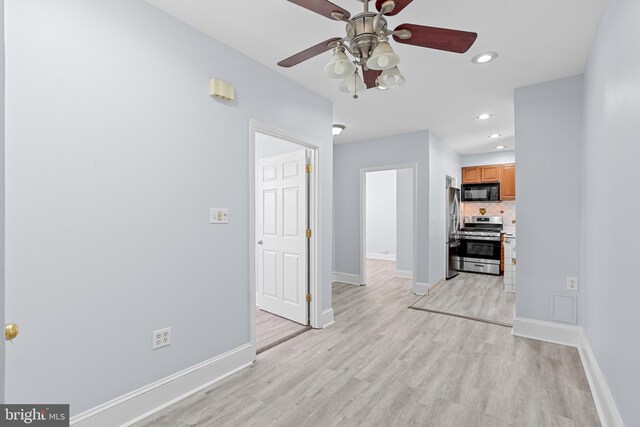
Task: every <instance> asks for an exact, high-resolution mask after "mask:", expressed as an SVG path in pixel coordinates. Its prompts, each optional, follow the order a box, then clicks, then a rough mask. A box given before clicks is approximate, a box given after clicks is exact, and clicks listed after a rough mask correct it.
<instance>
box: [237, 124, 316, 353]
mask: <svg viewBox="0 0 640 427" xmlns="http://www.w3.org/2000/svg"><path fill="white" fill-rule="evenodd" d="M320 149H321V147H320V146H319V144H315V143H314V142H313V141H308V140H305V139H303V138H300V137H297V136H295V135H292V134H290V133H288V132H286V131H283V130H280V129H277V128H273V127H270V126H268V125H265V124H261V123H258V122H254V121H252V123H251V150H250V171H251V172H252V174H251V177H250V186H251V191H250V194H251V210H250V212H251V215H250V238H251V241H250V249H251V250H250V252H251V261H250V263H251V272H250V279H251V280H250V283H251V284H250V298H251V307H252V310H251V313H250V325H251V342H252V344H253V345H254V348H255V349H256V353H257V354H259V353H260V352H262V351H266V350H267V349H269V348H271V347H273V346H275V345H277V344H279V343H282V342H284V341H286V340H288V339H290V338H292V337H294V336H296V335H299V334H300V333H303V332H305V331H307V330H308V329H310V328H311V327H312V326H316V325H317V324H318V311H319V310H318V309H319V308H320V307H321V305H320V304H321V295H320V294H321V293H320V292H319V285H320V283H321V279H320V272H319V271H320V270H319V268H318V266H319V265H320V263H319V262H318V257H319V253H320V251H319V243H320V236H321V233H320V231H321V230H320V227H319V221H318V208H319V200H318V194H319V192H318V182H319V181H318V176H319V174H318V168H317V164H318V159H319V157H320Z"/></svg>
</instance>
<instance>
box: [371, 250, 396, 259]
mask: <svg viewBox="0 0 640 427" xmlns="http://www.w3.org/2000/svg"><path fill="white" fill-rule="evenodd" d="M367 258H371V259H384V260H387V261H395V260H396V254H394V253H391V252H388V253H386V254H385V253H383V252H369V251H367Z"/></svg>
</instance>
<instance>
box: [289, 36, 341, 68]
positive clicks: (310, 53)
mask: <svg viewBox="0 0 640 427" xmlns="http://www.w3.org/2000/svg"><path fill="white" fill-rule="evenodd" d="M340 40H342V38H340V37H334V38H332V39H329V40H325V41H323V42H322V43H318V44H317V45H315V46H312V47H310V48H309V49H305V50H303V51H302V52H298V53H296V54H295V55H293V56H290V57H288V58H287V59H283V60H282V61H280V62H278V65H279V66H281V67H286V68H289V67H293V66H294V65H298V64H299V63H301V62H304V61H306V60H307V59H311V58H313V57H314V56H317V55H320V54H321V53H323V52H326V51H328V50H331V49H333V48H334V47H335V45H336V43H337V42H339V41H340Z"/></svg>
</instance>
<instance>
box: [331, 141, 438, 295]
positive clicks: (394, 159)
mask: <svg viewBox="0 0 640 427" xmlns="http://www.w3.org/2000/svg"><path fill="white" fill-rule="evenodd" d="M413 162H417V165H418V170H417V182H418V186H417V192H418V200H417V212H418V213H417V216H418V229H417V231H416V235H417V239H418V242H417V245H418V250H417V251H418V265H417V280H418V282H422V283H427V281H428V279H429V272H428V265H429V234H428V228H429V172H428V171H429V131H426V130H425V131H420V132H414V133H408V134H403V135H395V136H390V137H385V138H379V139H373V140H368V141H360V142H352V143H348V144H337V145H335V146H334V168H333V172H334V175H333V179H334V205H335V239H336V241H335V252H336V254H335V265H334V271H336V272H340V273H349V274H356V275H360V274H361V272H360V195H359V193H360V169H362V168H370V167H377V166H385V165H392V164H400V163H413Z"/></svg>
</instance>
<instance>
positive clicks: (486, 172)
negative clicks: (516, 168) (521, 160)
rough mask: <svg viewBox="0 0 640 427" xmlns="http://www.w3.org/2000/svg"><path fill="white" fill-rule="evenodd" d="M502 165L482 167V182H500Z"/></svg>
mask: <svg viewBox="0 0 640 427" xmlns="http://www.w3.org/2000/svg"><path fill="white" fill-rule="evenodd" d="M499 181H500V165H492V166H482V182H499Z"/></svg>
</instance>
